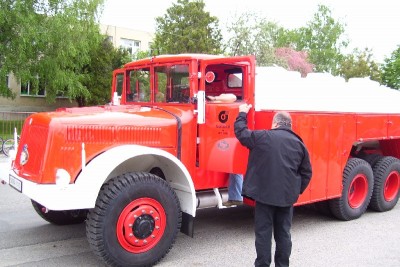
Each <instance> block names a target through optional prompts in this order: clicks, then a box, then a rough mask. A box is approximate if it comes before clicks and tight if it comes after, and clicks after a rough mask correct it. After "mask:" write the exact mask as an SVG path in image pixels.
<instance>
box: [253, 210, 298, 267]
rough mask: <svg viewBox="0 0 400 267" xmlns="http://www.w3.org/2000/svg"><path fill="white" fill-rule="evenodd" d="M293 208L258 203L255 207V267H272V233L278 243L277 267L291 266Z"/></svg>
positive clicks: (276, 252) (276, 250) (275, 258)
mask: <svg viewBox="0 0 400 267" xmlns="http://www.w3.org/2000/svg"><path fill="white" fill-rule="evenodd" d="M292 218H293V207H292V206H291V207H276V206H271V205H266V204H262V203H260V202H256V207H255V218H254V224H255V235H256V242H255V244H256V252H257V258H256V260H255V262H254V266H257V267H261V266H270V264H271V242H272V240H271V239H272V231H273V232H274V239H275V243H276V249H275V257H274V260H275V266H279V267H283V266H289V258H290V253H291V252H292V240H291V236H290V228H291V226H292Z"/></svg>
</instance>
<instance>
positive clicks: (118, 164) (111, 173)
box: [75, 145, 196, 217]
mask: <svg viewBox="0 0 400 267" xmlns="http://www.w3.org/2000/svg"><path fill="white" fill-rule="evenodd" d="M154 167H159V168H160V169H161V170H162V171H163V173H164V175H165V179H166V181H167V182H168V183H169V185H170V186H171V188H172V189H174V191H175V193H176V194H177V196H178V199H179V202H180V205H181V210H182V212H185V213H188V214H190V215H192V216H193V217H195V213H196V193H195V190H194V185H193V181H192V179H191V176H190V174H189V172H188V170H187V169H186V167H185V166H184V165H183V164H182V162H181V161H179V160H178V159H177V158H176V157H175V156H174V155H172V154H170V153H168V152H166V151H164V150H161V149H157V148H149V147H145V146H139V145H122V146H118V147H114V148H112V149H110V150H107V151H105V152H104V153H102V154H100V155H98V156H97V157H95V158H94V159H92V160H91V161H90V162H89V163H88V164H87V165H86V166H84V167H83V168H82V171H81V173H80V174H79V175H78V176H77V178H76V180H75V186H76V187H78V188H79V189H80V191H81V192H82V191H85V192H86V194H85V197H84V198H83V199H81V201H82V202H83V203H82V206H83V207H84V208H94V206H95V203H96V199H97V196H98V194H99V191H100V188H101V186H102V185H103V184H104V183H105V182H107V181H108V180H109V179H111V178H113V177H116V176H118V175H120V174H123V173H127V172H135V171H150V170H151V169H152V168H154Z"/></svg>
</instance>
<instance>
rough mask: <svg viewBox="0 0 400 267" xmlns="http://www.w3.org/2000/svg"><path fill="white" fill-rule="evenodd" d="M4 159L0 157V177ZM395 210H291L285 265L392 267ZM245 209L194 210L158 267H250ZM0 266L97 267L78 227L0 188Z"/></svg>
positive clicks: (398, 243)
mask: <svg viewBox="0 0 400 267" xmlns="http://www.w3.org/2000/svg"><path fill="white" fill-rule="evenodd" d="M5 161H6V160H4V158H3V159H0V170H1V175H4V164H5ZM399 222H400V204H398V205H397V206H396V207H395V208H394V209H393V210H391V211H389V212H384V213H378V212H373V211H369V210H368V211H367V212H366V213H365V214H364V215H363V216H362V217H361V218H359V219H357V220H353V221H348V222H343V221H338V220H337V219H335V218H332V217H331V216H329V215H327V214H326V213H321V212H317V210H316V208H315V207H314V206H302V207H296V208H295V211H294V218H293V227H292V241H293V250H292V256H291V265H290V266H291V267H319V266H321V267H326V266H329V267H336V266H338V267H339V266H340V267H377V266H385V267H398V266H400V228H399ZM253 224H254V220H253V209H252V208H250V207H245V206H243V207H238V208H230V209H223V210H218V209H216V208H211V209H204V210H199V211H198V212H197V216H196V220H195V233H194V238H191V237H188V236H186V235H184V234H181V233H179V234H178V237H177V240H176V242H175V244H174V246H173V247H172V249H171V251H170V252H169V253H168V254H167V255H166V256H165V258H164V259H162V261H161V262H160V263H159V264H157V266H161V267H176V266H184V267H187V266H194V267H214V266H229V267H246V266H249V267H250V266H253V262H254V258H255V256H256V253H255V249H254V233H253ZM0 266H22V267H31V266H37V267H39V266H40V267H47V266H51V267H52V266H57V267H64V266H65V267H67V266H68V267H69V266H104V264H103V262H102V261H101V260H100V259H98V258H97V257H96V256H95V255H94V254H93V253H92V252H91V250H90V247H89V244H88V242H87V240H86V236H85V224H78V225H72V226H55V225H51V224H49V223H47V222H45V221H44V220H43V219H41V218H40V217H39V216H38V215H37V214H36V213H35V211H34V209H33V208H32V205H31V203H30V200H29V199H28V198H27V197H26V196H24V195H22V194H20V193H18V192H17V191H16V190H14V189H12V188H10V187H9V186H8V185H1V184H0Z"/></svg>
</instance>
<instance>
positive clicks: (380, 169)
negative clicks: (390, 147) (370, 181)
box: [369, 157, 400, 211]
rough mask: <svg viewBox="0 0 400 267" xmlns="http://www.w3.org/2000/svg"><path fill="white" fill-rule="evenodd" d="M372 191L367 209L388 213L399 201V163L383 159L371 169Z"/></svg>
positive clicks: (393, 159)
mask: <svg viewBox="0 0 400 267" xmlns="http://www.w3.org/2000/svg"><path fill="white" fill-rule="evenodd" d="M373 172H374V179H375V181H374V191H373V193H372V197H371V202H370V203H369V208H370V209H372V210H375V211H388V210H391V209H393V207H394V206H396V204H397V201H398V200H399V187H400V161H399V160H398V159H397V158H394V157H384V158H382V159H381V160H380V161H378V163H376V165H375V167H374V168H373Z"/></svg>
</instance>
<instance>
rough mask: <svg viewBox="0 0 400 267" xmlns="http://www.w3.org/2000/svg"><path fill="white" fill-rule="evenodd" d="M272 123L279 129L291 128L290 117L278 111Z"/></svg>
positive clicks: (286, 113) (284, 112)
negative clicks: (282, 127)
mask: <svg viewBox="0 0 400 267" xmlns="http://www.w3.org/2000/svg"><path fill="white" fill-rule="evenodd" d="M273 122H274V123H276V124H277V125H278V126H279V127H280V126H285V127H289V128H292V117H291V116H290V114H289V113H288V112H286V111H279V112H277V113H276V114H275V115H274V119H273Z"/></svg>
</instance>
